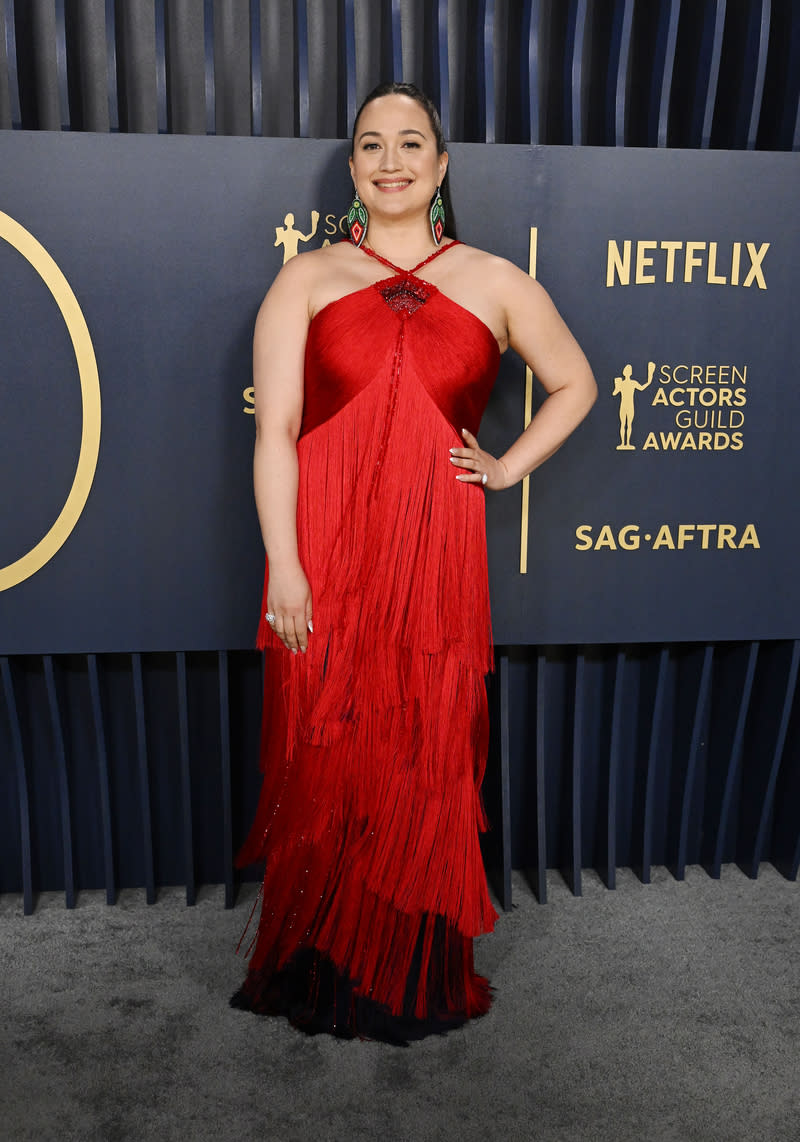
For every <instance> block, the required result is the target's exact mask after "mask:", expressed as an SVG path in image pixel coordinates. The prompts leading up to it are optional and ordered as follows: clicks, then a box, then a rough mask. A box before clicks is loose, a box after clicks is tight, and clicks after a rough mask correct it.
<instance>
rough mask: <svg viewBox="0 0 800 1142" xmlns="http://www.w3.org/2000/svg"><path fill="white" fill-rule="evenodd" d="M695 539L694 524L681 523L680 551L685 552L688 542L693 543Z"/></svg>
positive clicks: (679, 527)
mask: <svg viewBox="0 0 800 1142" xmlns="http://www.w3.org/2000/svg"><path fill="white" fill-rule="evenodd" d="M693 539H694V524H691V523H679V524H678V551H683V549H684V547H685V546H686V544H687V542H688V543H691V541H692V540H693Z"/></svg>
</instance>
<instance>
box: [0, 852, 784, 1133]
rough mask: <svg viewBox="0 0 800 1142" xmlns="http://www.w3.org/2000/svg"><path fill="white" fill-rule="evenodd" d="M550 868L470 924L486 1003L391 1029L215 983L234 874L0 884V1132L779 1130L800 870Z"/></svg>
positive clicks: (229, 979) (227, 965)
mask: <svg viewBox="0 0 800 1142" xmlns="http://www.w3.org/2000/svg"><path fill="white" fill-rule="evenodd" d="M654 879H655V883H654V884H652V885H650V886H643V885H641V884H640V883H639V882H638V881H637V880H636V878H635V876H634V875H633V874H632V873H630V872H626V871H623V872H621V873H620V874H619V887H618V889H617V890H616V891H615V892H608V891H607V890H606V889H605V888H604V887H603V886H602V885H601V883H600V882H599V881H598V879H597V878H596V877H594V876H593V875H592V874H591V873H590V874H587V875H586V878H585V884H584V898H583V899H582V900H576V899H574V898H573V897H572V896H571V895H570V894H569V892H568V890H567V889H566V887H565V886H564V885H563V883H562V882H561V880H560V878H559V877H558V876H557V875H555V874H552V875H551V878H550V903H549V904H547V905H546V906H545V907H540V906H539V905H538V904H537V903H536V902H535V901H534V900H533V898H532V896H531V894H530V892H529V891H528V889H527V888H526V886H525V885H524V883H523V881H522V879H521V878H519V877H517V878H516V879H515V885H514V889H515V900H516V902H517V907H516V908H515V910H514V912H513V913H512V914H510V915H505V916H503V917H501V919H500V922H499V924H498V927H497V931H496V932H495V934H494V935H493V936H490V937H488V938H485V939H484V940H482V941H481V942H480V944H479V947H478V964H479V967H480V968H482V969H483V970H484V971H486V972H487V973H488V974H489V975H490V976H491V978H492V982H493V983H494V985H495V987H496V989H497V996H496V1000H495V1005H494V1007H493V1009H492V1011H491V1013H490V1014H489V1015H488V1016H486V1017H485V1018H484V1019H483V1020H480V1021H478V1022H476V1023H473V1024H472V1025H470V1026H468V1027H466V1028H464V1029H462V1030H459V1031H457V1032H455V1033H452V1034H451V1035H449V1036H447V1037H445V1038H442V1039H434V1040H426V1041H423V1042H421V1043H417V1044H414V1045H412V1046H411V1047H410V1048H408V1049H405V1050H404V1049H402V1048H396V1047H389V1046H385V1045H383V1044H379V1043H361V1042H357V1041H356V1042H351V1043H346V1042H345V1043H342V1042H338V1041H334V1040H331V1039H329V1038H327V1037H318V1038H316V1039H307V1038H305V1037H303V1036H302V1035H300V1034H299V1033H298V1032H296V1031H294V1030H293V1029H292V1028H290V1027H289V1026H288V1025H287V1024H286V1023H285V1022H283V1021H280V1020H269V1019H267V1020H265V1019H260V1018H258V1017H256V1016H253V1015H250V1014H248V1013H245V1012H240V1011H233V1010H231V1009H230V1008H229V1007H228V1006H227V1000H228V996H229V994H230V993H231V992H232V991H234V990H235V988H236V987H237V985H238V983H239V980H240V976H241V973H242V970H243V965H242V963H241V961H240V960H237V959H236V958H235V957H234V955H233V947H234V945H235V943H236V941H237V940H238V937H239V934H240V931H241V929H242V927H243V925H244V922H245V920H246V917H247V913H248V911H249V902H251V901H252V893H251V892H249V891H248V893H247V894H246V896H245V898H244V899H242V901H241V902H240V904H239V905H238V906H237V908H236V909H235V910H234V911H232V912H226V911H225V910H224V909H223V907H222V894H221V891H220V890H219V889H216V888H215V889H207V890H204V891H203V893H201V899H200V901H199V903H198V904H197V906H196V907H194V908H186V907H185V905H184V903H183V896H182V894H181V893H180V892H179V891H178V890H176V889H175V890H173V889H170V890H164V891H162V893H161V894H160V898H159V902H158V903H157V904H156V905H154V906H152V907H150V908H148V907H147V906H146V905H145V904H144V902H143V899H142V895H141V894H140V893H138V892H126V893H124V894H123V895H122V898H121V900H120V903H119V904H118V905H117V906H116V907H112V908H109V907H107V906H106V905H105V903H104V900H103V897H102V895H101V894H94V893H90V894H84V895H82V896H81V899H80V902H79V907H78V908H77V909H76V910H75V911H73V912H67V911H65V909H64V907H63V902H62V900H61V898H59V897H50V896H48V897H45V898H43V899H42V900H41V901H40V903H39V906H38V909H37V912H36V913H35V915H33V916H30V917H23V916H22V914H21V913H22V906H21V900H20V899H19V898H18V897H2V898H0V954H1V955H2V965H0V1000H1V1001H2V1013H3V1019H2V1027H0V1134H1V1135H2V1138H3V1139H4V1140H5V1139H8V1140H13V1142H17V1140H22V1139H31V1140H33V1139H36V1140H37V1142H38V1140H43V1139H59V1140H62V1139H63V1140H71V1139H81V1140H83V1139H100V1140H103V1142H116V1140H118V1139H136V1140H140V1139H141V1140H145V1139H166V1140H169V1139H185V1140H187V1142H194V1140H203V1139H216V1140H219V1142H226V1140H227V1139H231V1140H236V1142H249V1140H251V1139H253V1140H255V1139H263V1140H273V1139H274V1140H281V1142H308V1140H313V1142H323V1140H325V1142H328V1140H333V1142H340V1140H341V1142H344V1140H347V1139H380V1140H381V1142H394V1140H406V1139H408V1140H413V1142H416V1140H420V1142H426V1140H430V1142H434V1140H436V1142H440V1140H441V1142H445V1140H447V1142H450V1140H451V1139H457V1140H464V1142H472V1140H473V1139H474V1140H476V1142H477V1140H479V1139H480V1140H482V1142H483V1140H486V1139H503V1140H506V1139H510V1140H514V1139H524V1140H526V1142H538V1140H542V1142H606V1140H607V1142H740V1140H741V1142H798V1139H800V966H799V965H800V955H799V954H798V953H800V887H799V886H798V885H797V884H792V883H789V882H787V881H785V880H784V879H782V878H781V877H780V876H779V875H778V874H777V873H776V872H775V871H774V870H773V869H772V868H770V867H768V866H767V867H766V868H764V869H763V870H762V873H761V876H760V878H759V880H758V881H757V882H753V881H750V880H748V879H746V878H745V877H744V876H743V875H742V873H741V872H739V870H738V869H736V868H733V867H726V868H725V869H724V870H723V877H722V880H721V881H720V882H715V881H711V880H709V879H708V877H707V876H706V874H705V873H704V872H702V871H701V870H700V869H695V868H692V869H690V870H689V875H688V878H687V880H686V882H684V883H677V882H676V881H674V880H673V879H672V878H671V876H670V875H669V873H667V872H666V871H663V870H656V873H655V877H654Z"/></svg>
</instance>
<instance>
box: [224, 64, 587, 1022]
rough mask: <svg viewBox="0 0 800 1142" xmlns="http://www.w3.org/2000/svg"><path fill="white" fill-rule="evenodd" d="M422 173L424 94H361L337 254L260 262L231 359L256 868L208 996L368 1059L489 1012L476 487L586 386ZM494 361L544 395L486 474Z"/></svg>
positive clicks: (542, 452) (513, 458)
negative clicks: (244, 969) (251, 892)
mask: <svg viewBox="0 0 800 1142" xmlns="http://www.w3.org/2000/svg"><path fill="white" fill-rule="evenodd" d="M447 161H448V156H447V151H446V149H445V142H444V138H443V136H442V131H441V126H440V123H439V117H438V114H437V112H436V109H435V108H434V107H433V105H432V104H431V102H430V101H429V100H428V99H427V97H426V96H424V95H423V94H422V93H421V92H420V91H418V90H417V89H416V88H415V87H413V86H411V85H407V84H388V85H384V86H382V87H379V88H376V89H375V91H373V92H372V93H371V94H370V95H369V96H368V97H367V99H366V100H365V102H364V104H363V105H362V107H361V109H360V111H359V113H358V116H357V118H356V122H355V126H354V132H353V146H352V153H351V157H350V171H351V175H352V178H353V184H354V188H355V199H354V203H353V207H352V208H351V211H350V215H349V220H350V224H351V239H352V240H351V241H349V242H342V243H340V244H338V245H335V246H328V247H324V248H322V249H320V250H315V251H310V252H308V253H304V254H302V255H300V256H298V257H296V258H293V259H292V260H291V261H290V262H289V263H288V264H287V265H286V266H285V267H284V268H283V269H282V270H281V272H280V274H279V275H278V277H277V278H276V280H275V283H274V285H273V286H272V288H271V289H270V291H269V293H268V294H267V296H266V298H265V300H264V303H263V305H262V307H261V310H260V312H259V315H258V320H257V322H256V331H255V342H254V374H255V392H256V405H255V410H256V429H257V442H256V451H255V491H256V502H257V506H258V513H259V519H260V522H261V528H262V532H263V537H264V544H265V547H266V551H267V578H266V581H265V605H264V618H263V619H262V623H261V627H260V632H259V643H260V645H262V646H263V647H264V648H265V650H266V659H267V661H266V670H265V696H264V718H263V730H262V734H263V736H262V768H263V770H264V783H263V788H262V794H261V799H260V802H259V807H258V811H257V815H256V821H255V823H254V825H253V829H252V831H251V833H250V836H249V838H248V840H247V842H246V843H245V845H244V847H243V849H242V852H241V853H240V856H239V861H240V863H241V864H246V863H250V862H252V861H255V860H261V859H266V872H265V877H264V883H263V899H262V904H261V917H260V922H259V927H258V932H257V935H256V938H255V940H254V944H255V950H254V952H253V956H252V959H251V963H250V970H249V972H248V975H247V979H246V981H245V984H244V986H243V987H242V989H241V991H240V992H238V993H237V995H236V996H235V997H234V999H233V1000H232V1003H234V1005H236V1006H242V1007H247V1008H249V1009H251V1010H255V1011H258V1012H260V1013H271V1014H278V1013H280V1014H284V1015H287V1016H288V1017H289V1019H290V1020H291V1022H293V1023H294V1024H295V1025H296V1026H298V1027H300V1028H302V1029H303V1030H305V1031H308V1032H310V1033H315V1032H317V1031H329V1032H331V1033H333V1034H335V1035H339V1036H343V1037H352V1036H354V1035H360V1036H362V1037H369V1038H380V1039H386V1040H389V1041H392V1042H406V1041H407V1040H408V1039H411V1038H418V1037H420V1036H422V1035H424V1034H428V1033H430V1032H440V1031H446V1030H448V1029H450V1028H451V1027H455V1026H458V1025H460V1024H461V1023H463V1022H464V1021H465V1020H466V1019H468V1018H470V1017H472V1016H476V1015H481V1014H483V1013H484V1012H486V1011H487V1010H488V1007H489V1003H490V996H489V988H488V982H487V981H486V980H485V979H483V978H482V977H480V976H478V975H476V973H475V971H474V967H473V959H472V940H473V937H475V936H477V935H479V934H480V933H482V932H487V931H489V930H491V928H492V927H493V924H494V920H495V919H496V914H495V911H494V909H493V907H492V905H491V902H490V900H489V896H488V893H487V888H486V879H485V874H484V871H483V866H482V862H481V855H480V849H479V844H478V833H479V830H480V829H481V828H483V827H485V821H484V816H483V810H482V806H481V802H480V784H481V780H482V777H483V772H484V766H485V760H486V749H487V741H488V718H487V709H486V691H485V683H484V676H485V674H486V672H487V671H488V670H490V669H491V664H492V662H491V657H492V650H491V627H490V616H489V598H488V587H487V568H486V543H485V530H484V490H489V491H500V490H501V489H503V488H509V487H512V486H513V485H514V484H516V483H517V482H518V481H519V480H521V479H522V478H523V476H525V475H526V474H527V473H528V472H531V471H532V470H533V469H534V468H536V467H538V465H539V464H541V463H542V462H543V461H544V460H546V459H547V457H548V456H550V455H551V454H552V453H553V452H555V450H556V449H557V448H558V447H559V445H560V444H561V443H562V442H563V441H564V439H565V438H566V437H567V436H568V435H569V433H570V432H571V431H572V430H573V429H574V428H575V426H576V425H577V424H578V423H579V422H580V421H581V420H582V419H583V417H584V416H585V415H586V413H587V412H588V410H589V408H590V406H591V404H592V403H593V401H594V398H595V393H596V387H595V383H594V379H593V377H592V373H591V370H590V368H589V365H588V364H587V362H586V359H585V357H584V356H583V353H582V352H581V350H580V348H579V347H578V345H577V344H576V342H575V340H574V339H573V337H572V335H571V334H570V333H569V331H568V330H567V328H566V326H565V325H564V323H563V321H562V320H561V318H560V317H559V316H558V314H557V312H556V310H555V308H554V307H553V305H552V303H551V302H550V300H549V298H548V296H547V294H546V293H545V292H544V290H543V289H542V287H541V286H540V285H538V284H537V283H536V282H535V281H533V280H532V279H531V278H529V277H528V276H527V275H526V274H524V273H523V272H522V271H521V270H519V269H518V268H516V267H515V266H513V265H511V264H510V263H509V262H506V261H504V260H503V259H501V258H497V257H493V256H492V255H490V254H487V253H484V252H483V251H481V250H477V249H474V248H472V247H470V246H466V245H463V244H461V243H458V242H453V241H450V240H446V239H445V240H444V241H442V238H443V219H442V216H441V202H442V198H443V196H442V195H440V188H441V186H442V183H443V182H444V179H445V175H446V172H447ZM440 242H441V244H439V243H440ZM359 243H360V248H359ZM509 345H511V346H513V347H514V349H516V350H517V352H518V353H520V354H521V356H522V357H523V358H524V359H525V360H526V361H527V362H528V363H529V364H530V366H531V368H532V369H533V370H534V372H535V373H536V375H537V376H538V377H539V379H540V381H541V382H542V384H543V385H544V387H545V389H546V390H547V392H548V393H549V396H548V398H547V399H546V400H545V402H544V404H543V405H542V407H541V409H540V410H539V412H538V413H537V415H536V417H535V418H534V420H533V422H532V423H531V425H530V426H529V427H528V428H527V429H526V431H525V432H524V433H523V434H522V436H520V438H519V439H518V440H517V441H516V442H515V443H513V444H512V445H511V447H510V448H509V449H508V451H507V452H506V453H505V454H504V455H503V456H501V457H499V458H496V457H494V456H492V455H490V454H489V453H488V452H485V451H484V450H483V449H482V448H481V447H480V445H479V443H478V440H477V438H476V435H475V434H476V433H477V431H478V424H479V421H480V418H481V415H482V413H483V410H484V408H485V406H486V402H487V400H488V397H489V393H490V390H491V387H492V384H493V383H494V380H495V377H496V374H497V368H498V363H499V360H500V354H501V353H502V352H503V351H504V350H505V349H506V347H507V346H509Z"/></svg>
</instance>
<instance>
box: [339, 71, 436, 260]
mask: <svg viewBox="0 0 800 1142" xmlns="http://www.w3.org/2000/svg"><path fill="white" fill-rule="evenodd" d="M386 95H407V96H408V98H409V99H413V100H414V102H415V103H419V105H420V107H422V108H423V109H424V110H425V113H426V115H427V116H428V121H429V122H430V125H431V130H432V131H433V135H434V138H435V139H436V150H437V152H438V153H439V154H440V155H443V154H444V153H445V151H446V150H447V141H446V140H445V137H444V132H443V131H442V121H441V119H440V118H439V111H438V109H437V107H436V104H435V103H434V102H433V100H432V99H431V97H430V96H429V95H426V94H425V92H424V91H421V90H420V88H419V87H417V86H416V84H414V83H379V84H378V86H377V87H373V89H372V91H370V93H369V95H367V96H366V98H365V99H364V101H363V102H362V104H361V106H360V107H359V109H358V111H357V112H356V117H355V120H354V121H353V136H352V138H351V140H350V154H351V155H352V154H353V151H354V150H355V146H356V128H357V127H358V121H359V119H360V118H361V112H362V111H363V110H364V108H365V107H367V106H368V105H369V104H370V103H372V102H373V100H375V99H383V97H384V96H386ZM448 170H449V167H448ZM441 194H442V200H443V202H444V211H445V218H446V224H445V233H446V234H447V236H448V237H449V238H455V236H456V223H455V217H454V215H453V203H452V201H451V199H450V179H449V178H448V177H447V172H445V176H444V179H443V180H442V186H441Z"/></svg>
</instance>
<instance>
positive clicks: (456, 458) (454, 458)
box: [450, 456, 458, 464]
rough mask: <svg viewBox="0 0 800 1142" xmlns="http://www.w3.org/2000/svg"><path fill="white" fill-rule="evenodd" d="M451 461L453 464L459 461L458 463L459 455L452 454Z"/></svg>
mask: <svg viewBox="0 0 800 1142" xmlns="http://www.w3.org/2000/svg"><path fill="white" fill-rule="evenodd" d="M450 463H451V464H457V463H458V457H456V456H451V457H450Z"/></svg>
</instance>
